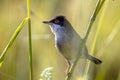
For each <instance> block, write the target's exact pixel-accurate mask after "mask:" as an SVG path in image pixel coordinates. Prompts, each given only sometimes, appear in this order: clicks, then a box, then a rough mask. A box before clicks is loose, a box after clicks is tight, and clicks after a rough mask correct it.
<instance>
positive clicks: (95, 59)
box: [88, 55, 102, 64]
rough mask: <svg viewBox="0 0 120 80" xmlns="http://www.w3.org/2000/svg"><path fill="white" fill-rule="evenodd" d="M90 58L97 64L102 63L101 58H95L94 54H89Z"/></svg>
mask: <svg viewBox="0 0 120 80" xmlns="http://www.w3.org/2000/svg"><path fill="white" fill-rule="evenodd" d="M88 59H89V60H90V61H92V62H93V63H95V64H101V63H102V61H101V60H99V59H97V58H95V57H93V56H91V55H88Z"/></svg>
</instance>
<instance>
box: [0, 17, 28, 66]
mask: <svg viewBox="0 0 120 80" xmlns="http://www.w3.org/2000/svg"><path fill="white" fill-rule="evenodd" d="M27 21H28V18H25V19H24V20H23V21H22V23H21V24H20V25H19V26H18V28H17V29H16V30H15V32H14V33H13V35H12V37H11V39H10V41H9V42H8V44H7V46H6V47H5V49H4V50H3V52H2V54H1V56H0V67H1V66H2V63H3V61H4V58H5V55H6V52H7V51H8V49H9V48H10V47H11V46H12V44H13V42H14V41H15V39H16V38H17V36H18V34H19V32H20V31H21V29H22V28H23V27H24V25H25V24H26V22H27Z"/></svg>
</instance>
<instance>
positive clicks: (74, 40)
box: [43, 15, 102, 72]
mask: <svg viewBox="0 0 120 80" xmlns="http://www.w3.org/2000/svg"><path fill="white" fill-rule="evenodd" d="M43 23H45V24H48V25H49V26H50V28H51V31H52V33H53V34H54V35H55V47H56V48H57V50H58V51H59V52H60V53H61V55H62V56H63V57H64V59H65V60H66V62H67V64H68V69H67V72H68V71H69V69H70V67H71V65H72V64H73V63H74V62H75V60H76V58H77V56H78V54H80V57H84V58H85V59H88V60H90V61H92V62H93V63H95V64H101V63H102V61H101V60H100V59H98V58H96V57H93V56H91V55H90V54H88V50H87V47H86V45H85V47H84V48H83V52H81V53H80V51H79V50H80V45H81V42H82V38H81V37H80V36H79V34H78V33H77V32H76V31H75V29H74V28H73V27H72V25H71V23H70V22H69V21H68V20H67V19H66V17H65V16H62V15H60V16H56V17H54V18H53V19H51V20H49V21H43Z"/></svg>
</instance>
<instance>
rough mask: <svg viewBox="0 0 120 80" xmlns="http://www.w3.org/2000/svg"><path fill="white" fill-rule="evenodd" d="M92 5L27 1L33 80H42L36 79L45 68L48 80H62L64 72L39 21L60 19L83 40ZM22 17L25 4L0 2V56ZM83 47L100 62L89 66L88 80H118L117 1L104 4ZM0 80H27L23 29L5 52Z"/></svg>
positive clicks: (87, 1) (91, 1)
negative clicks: (70, 26)
mask: <svg viewBox="0 0 120 80" xmlns="http://www.w3.org/2000/svg"><path fill="white" fill-rule="evenodd" d="M96 1H97V0H31V21H32V44H33V45H32V46H33V70H34V80H40V79H42V78H41V76H40V75H41V73H42V71H43V70H44V69H46V68H48V67H53V71H52V72H53V73H52V80H64V78H65V70H66V68H67V65H66V62H65V60H64V59H63V57H62V56H61V55H60V54H59V53H58V51H57V50H56V49H55V47H54V35H53V34H52V33H51V31H50V28H49V27H48V25H45V24H43V23H42V21H44V20H50V19H51V18H53V17H55V16H57V15H64V16H66V18H67V19H68V20H69V21H70V22H71V24H72V25H73V26H74V29H75V30H76V31H77V32H78V33H79V35H81V37H83V36H84V35H85V31H86V29H87V24H88V22H89V19H90V16H91V15H92V12H93V10H94V9H95V5H96ZM26 16H27V8H26V0H1V1H0V53H2V51H3V49H4V48H5V46H6V45H7V43H8V41H9V40H10V37H11V36H12V34H13V33H14V31H15V29H16V28H17V26H18V25H19V24H20V23H21V21H22V20H23V19H24V18H25V17H26ZM96 31H97V33H96ZM95 36H96V40H94V38H95ZM93 44H94V45H95V48H93ZM86 45H87V47H88V51H89V52H91V51H93V52H94V53H92V54H93V55H94V56H96V57H98V58H99V59H101V60H102V61H103V63H102V64H101V65H94V64H91V66H90V70H89V73H88V80H120V0H106V1H105V4H104V6H103V8H102V10H101V11H100V14H99V15H98V17H97V19H96V21H95V24H94V26H93V27H92V30H91V33H90V35H89V38H88V40H87V43H86ZM91 67H92V68H91ZM79 71H82V70H81V69H79ZM91 74H92V75H91ZM0 80H29V53H28V29H27V25H26V26H25V27H24V28H23V29H22V31H21V32H20V34H19V36H18V37H17V39H16V40H15V42H14V44H13V45H12V47H11V48H10V49H9V51H8V52H7V55H6V58H5V60H4V63H3V66H2V67H1V68H0ZM74 80H82V79H81V78H78V79H74Z"/></svg>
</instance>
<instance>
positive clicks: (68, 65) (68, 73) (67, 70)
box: [65, 60, 71, 76]
mask: <svg viewBox="0 0 120 80" xmlns="http://www.w3.org/2000/svg"><path fill="white" fill-rule="evenodd" d="M66 62H67V69H66V71H65V72H66V74H67V75H68V76H70V69H71V63H70V61H68V60H66Z"/></svg>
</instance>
